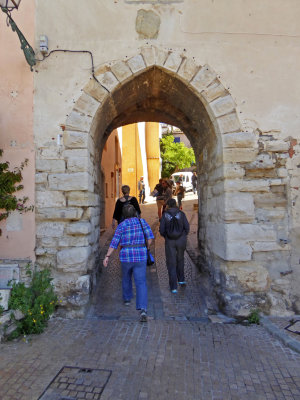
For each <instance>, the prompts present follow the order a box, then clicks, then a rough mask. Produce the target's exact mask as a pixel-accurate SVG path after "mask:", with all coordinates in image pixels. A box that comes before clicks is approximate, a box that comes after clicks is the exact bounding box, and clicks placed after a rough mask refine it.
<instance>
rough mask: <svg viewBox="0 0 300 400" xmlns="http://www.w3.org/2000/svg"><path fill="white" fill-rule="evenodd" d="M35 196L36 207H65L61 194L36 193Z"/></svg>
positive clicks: (50, 191)
mask: <svg viewBox="0 0 300 400" xmlns="http://www.w3.org/2000/svg"><path fill="white" fill-rule="evenodd" d="M35 196H36V197H35V199H36V206H37V207H64V206H65V205H66V198H65V196H64V194H63V193H62V192H58V191H54V190H47V191H37V192H36V195H35Z"/></svg>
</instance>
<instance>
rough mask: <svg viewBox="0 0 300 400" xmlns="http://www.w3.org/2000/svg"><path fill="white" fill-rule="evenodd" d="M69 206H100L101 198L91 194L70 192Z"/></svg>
mask: <svg viewBox="0 0 300 400" xmlns="http://www.w3.org/2000/svg"><path fill="white" fill-rule="evenodd" d="M67 198H68V205H69V206H85V207H88V206H98V205H99V204H100V197H99V195H97V194H96V193H91V192H77V191H76V192H68V194H67Z"/></svg>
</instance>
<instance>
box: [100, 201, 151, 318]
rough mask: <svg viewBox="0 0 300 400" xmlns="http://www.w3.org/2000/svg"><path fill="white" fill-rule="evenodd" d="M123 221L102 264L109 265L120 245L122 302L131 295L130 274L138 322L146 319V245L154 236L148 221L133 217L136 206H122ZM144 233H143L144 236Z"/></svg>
mask: <svg viewBox="0 0 300 400" xmlns="http://www.w3.org/2000/svg"><path fill="white" fill-rule="evenodd" d="M123 215H124V218H125V220H124V221H123V222H122V223H121V224H120V225H118V227H117V229H116V231H115V234H114V236H113V238H112V241H111V243H110V246H109V249H108V251H107V254H106V256H105V258H104V261H103V265H104V267H107V266H108V263H109V257H110V256H111V254H112V253H113V251H114V249H117V248H118V246H119V245H120V248H121V250H120V253H119V257H120V262H121V268H122V292H123V300H124V304H125V305H129V304H130V301H131V299H132V297H133V293H132V275H133V277H134V282H135V287H136V309H137V310H139V311H140V321H141V322H147V301H148V299H147V282H146V268H147V247H146V243H145V236H146V238H147V246H148V247H149V246H150V244H151V242H152V239H154V235H153V233H152V231H151V228H150V226H149V225H148V223H147V222H146V221H145V220H144V219H142V218H138V217H137V216H136V209H135V208H134V207H133V205H131V204H128V205H126V206H125V207H124V208H123ZM144 234H145V236H144Z"/></svg>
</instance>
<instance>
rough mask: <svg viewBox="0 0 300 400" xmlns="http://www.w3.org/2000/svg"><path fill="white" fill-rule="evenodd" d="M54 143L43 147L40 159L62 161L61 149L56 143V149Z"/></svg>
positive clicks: (40, 151)
mask: <svg viewBox="0 0 300 400" xmlns="http://www.w3.org/2000/svg"><path fill="white" fill-rule="evenodd" d="M54 143H55V142H54ZM54 143H51V145H49V144H47V145H48V147H43V146H42V147H40V148H39V158H40V159H46V160H59V159H62V156H61V151H60V148H59V147H58V146H57V145H56V143H55V147H54Z"/></svg>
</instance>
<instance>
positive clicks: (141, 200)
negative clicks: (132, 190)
mask: <svg viewBox="0 0 300 400" xmlns="http://www.w3.org/2000/svg"><path fill="white" fill-rule="evenodd" d="M138 191H139V203H140V204H141V203H142V204H144V202H145V182H144V177H143V176H141V178H140V180H139V181H138Z"/></svg>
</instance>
